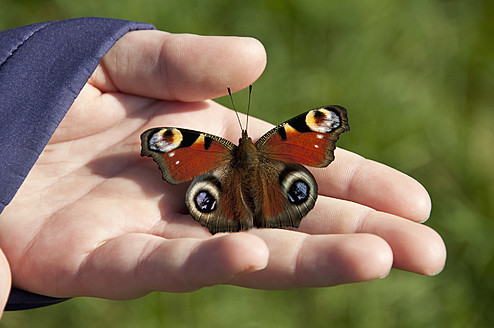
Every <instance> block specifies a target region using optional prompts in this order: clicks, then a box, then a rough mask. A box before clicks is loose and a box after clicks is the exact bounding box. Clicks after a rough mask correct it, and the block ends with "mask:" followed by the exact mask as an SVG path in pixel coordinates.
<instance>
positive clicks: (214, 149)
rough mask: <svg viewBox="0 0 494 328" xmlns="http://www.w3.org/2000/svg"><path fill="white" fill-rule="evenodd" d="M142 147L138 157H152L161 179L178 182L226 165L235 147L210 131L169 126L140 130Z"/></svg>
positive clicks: (173, 182)
mask: <svg viewBox="0 0 494 328" xmlns="http://www.w3.org/2000/svg"><path fill="white" fill-rule="evenodd" d="M141 147H142V148H141V156H149V157H152V158H153V160H154V161H155V162H156V163H157V164H158V166H159V168H160V170H161V172H162V173H163V180H166V181H168V182H169V183H172V184H177V183H181V182H184V181H188V180H191V179H193V178H195V177H196V176H198V175H201V174H204V173H206V172H208V171H211V170H213V169H215V168H217V167H219V166H223V165H226V164H227V163H228V162H229V161H230V159H231V151H232V150H233V149H234V148H235V147H236V146H235V145H234V144H233V143H231V142H230V141H228V140H226V139H223V138H220V137H218V136H215V135H212V134H207V133H204V132H199V131H193V130H187V129H181V128H169V127H168V128H153V129H149V130H147V131H145V132H144V133H142V135H141Z"/></svg>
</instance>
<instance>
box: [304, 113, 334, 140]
mask: <svg viewBox="0 0 494 328" xmlns="http://www.w3.org/2000/svg"><path fill="white" fill-rule="evenodd" d="M305 124H307V126H308V127H309V129H311V130H312V131H314V132H320V133H329V132H331V131H333V130H335V129H337V128H339V127H340V126H341V119H340V117H339V115H338V113H336V112H335V111H332V110H328V109H326V108H319V109H313V110H311V111H309V112H308V113H307V116H306V117H305ZM318 138H320V137H319V135H318Z"/></svg>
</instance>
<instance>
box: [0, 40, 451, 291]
mask: <svg viewBox="0 0 494 328" xmlns="http://www.w3.org/2000/svg"><path fill="white" fill-rule="evenodd" d="M135 33H146V35H148V38H149V39H148V40H147V44H146V46H143V48H139V47H134V45H135V43H136V42H140V41H138V40H143V38H142V37H139V38H135V37H134V36H133V34H135ZM155 33H160V32H134V33H129V34H128V35H127V36H125V37H124V38H122V39H121V40H120V41H119V42H118V43H117V45H116V46H115V47H114V48H113V49H112V51H111V52H110V53H109V54H108V55H107V56H105V59H104V60H103V61H102V63H101V64H100V66H99V68H98V69H97V71H96V72H95V73H94V74H93V77H92V78H91V79H90V81H89V82H88V84H87V85H86V87H85V88H84V89H83V91H82V92H81V94H80V95H79V97H78V98H77V100H76V102H75V103H74V105H73V106H72V108H71V109H70V110H69V112H68V114H67V116H66V117H65V119H64V120H63V121H62V123H61V124H60V126H59V128H58V129H57V131H56V132H55V134H54V135H53V137H52V139H51V141H50V143H49V144H48V146H47V147H46V149H45V150H44V152H43V153H42V155H41V156H40V158H39V160H38V162H37V163H36V165H35V166H34V167H33V169H32V171H31V173H30V174H29V176H28V178H27V179H26V180H25V183H24V184H23V185H22V187H21V189H20V190H19V192H18V194H17V195H16V197H15V198H14V200H13V201H12V203H11V204H10V205H9V206H8V207H7V208H6V209H5V211H4V212H3V213H2V220H1V221H0V240H1V243H2V244H1V245H0V246H1V247H2V249H3V250H4V252H5V254H6V255H7V258H8V259H9V261H10V265H11V269H12V274H13V280H14V284H15V285H17V286H18V287H21V288H24V289H27V290H30V291H34V292H38V293H42V294H46V295H53V296H77V295H91V296H100V297H107V298H129V297H137V296H140V295H143V294H145V293H147V292H149V291H152V290H161V291H190V290H194V289H198V288H201V287H203V286H208V285H213V284H218V283H232V284H237V285H243V286H250V287H255V288H292V287H300V286H330V285H334V284H339V283H345V282H356V281H364V280H369V279H374V278H377V277H381V276H384V275H385V274H387V272H388V271H389V269H390V268H391V265H393V263H394V266H395V267H398V268H401V269H405V270H410V271H415V272H418V273H423V274H433V273H436V272H438V271H439V270H440V269H441V268H442V265H443V263H444V257H445V251H444V245H443V243H442V241H441V239H440V237H439V236H438V235H437V234H436V233H435V232H434V231H432V230H431V229H429V228H427V227H425V226H423V225H421V224H418V223H416V222H414V221H422V220H424V219H426V218H427V216H428V212H429V210H430V203H429V200H428V196H427V193H426V192H425V191H424V190H423V188H422V187H421V186H420V185H419V184H418V183H416V182H415V181H414V180H413V179H410V178H408V177H406V176H405V175H403V174H401V173H399V172H397V171H394V170H392V169H390V168H387V167H385V166H383V165H380V164H377V163H375V162H371V161H367V160H365V159H363V158H361V157H359V156H357V155H355V154H352V153H349V152H346V151H343V150H339V149H338V150H337V153H336V160H335V162H334V163H333V164H331V165H330V166H329V167H328V168H326V169H316V170H312V172H313V173H314V175H315V177H316V179H317V180H318V183H319V188H320V197H319V200H318V202H317V204H316V207H315V209H314V210H313V211H312V212H310V213H309V215H308V216H307V217H306V218H305V219H304V220H303V221H302V225H301V227H300V229H299V230H298V231H292V230H282V229H259V230H252V231H249V232H240V233H232V234H219V235H218V236H214V237H211V235H210V234H209V233H208V232H207V230H206V229H205V228H203V227H202V226H200V224H199V223H197V222H196V221H194V220H193V219H192V218H191V217H190V216H189V214H188V213H187V212H186V210H185V205H184V194H185V190H186V188H187V186H186V185H177V186H172V185H169V184H167V183H166V182H164V181H162V180H161V178H160V175H161V174H160V172H159V170H158V169H157V167H156V164H155V163H154V162H152V161H151V160H150V159H147V158H141V157H140V156H139V151H140V139H139V135H140V133H141V132H142V131H144V130H145V129H147V128H149V127H153V126H180V127H187V128H193V129H200V130H204V131H206V132H210V133H213V134H216V135H220V136H223V137H225V138H227V139H229V140H237V139H238V137H239V132H238V131H239V128H238V125H237V123H236V119H235V117H234V115H233V114H232V113H231V112H230V111H228V110H226V109H224V108H222V107H221V106H220V105H218V104H216V103H214V102H211V101H202V99H207V98H211V97H216V96H219V95H221V93H222V92H224V91H226V88H225V86H226V83H225V82H224V81H223V80H222V79H221V78H220V79H218V78H217V77H207V76H206V77H204V76H201V77H202V79H198V78H197V75H198V74H201V73H200V72H201V70H200V69H199V68H200V67H202V66H201V65H206V64H205V62H206V63H207V65H209V66H211V68H210V69H211V71H213V72H217V73H218V72H219V73H222V74H219V73H218V74H219V75H221V76H222V77H225V76H234V77H232V78H230V79H234V81H235V83H233V84H230V85H232V87H236V89H239V88H241V87H243V86H246V85H248V84H249V83H251V82H253V80H255V79H256V78H257V76H258V75H259V74H260V72H261V71H262V69H263V67H264V63H265V58H264V57H263V56H264V55H263V52H262V51H261V50H260V48H259V44H257V43H256V42H254V41H252V40H248V41H247V40H241V39H238V40H235V42H232V41H231V40H228V42H227V41H226V40H223V39H221V38H217V39H214V38H213V40H212V41H211V39H208V40H204V41H203V40H202V39H201V38H196V37H190V36H172V35H169V34H160V35H159V36H158V37H156V35H157V34H155ZM151 39H152V40H154V41H150V40H151ZM153 42H154V43H153ZM214 42H216V43H214ZM198 43H199V45H198ZM225 44H228V49H227V50H226V51H230V52H231V53H233V54H234V55H232V56H231V58H234V60H233V61H232V60H230V62H228V61H226V62H225V61H224V60H218V61H217V62H214V61H212V59H211V58H215V55H216V53H215V51H217V52H218V53H222V54H223V55H224V53H225ZM232 44H233V45H232ZM153 45H154V46H155V48H153ZM158 45H159V46H158ZM163 45H167V47H164V46H163ZM215 46H216V48H215ZM145 47H149V48H145ZM180 47H182V48H180ZM183 47H191V48H193V49H198V48H199V49H200V48H201V47H202V48H203V49H204V48H207V49H206V50H205V51H203V52H197V56H200V57H198V58H210V60H209V61H207V60H205V61H204V62H201V61H198V60H197V58H195V57H194V56H193V55H191V56H190V58H185V57H182V56H179V55H177V54H178V53H180V51H177V49H178V48H180V50H183ZM256 47H257V50H256V51H254V50H255V48H256ZM156 48H158V49H161V52H160V54H159V60H158V59H157V60H156V62H158V61H159V62H158V63H157V64H156V65H155V66H152V65H149V66H150V67H152V68H150V70H149V71H147V72H145V71H144V69H143V68H141V67H139V68H136V67H126V70H125V69H122V68H121V66H119V65H121V63H125V62H126V61H125V60H124V59H122V56H124V55H122V54H126V55H127V56H129V57H131V56H135V55H136V54H135V53H134V52H135V51H141V52H140V53H139V54H141V55H142V54H149V53H153V51H154V49H156ZM142 49H144V50H142ZM146 49H148V50H149V51H146ZM245 49H250V50H251V51H250V52H249V51H247V52H246V51H245ZM252 49H254V50H252ZM133 51H134V52H133ZM154 52H155V51H154ZM242 56H243V57H242ZM136 57H137V56H136ZM229 58H230V57H229ZM239 58H240V59H244V60H243V61H242V60H239ZM148 59H149V58H148ZM161 61H163V62H161ZM149 62H153V60H151V59H149ZM139 63H140V64H142V63H141V62H139ZM194 65H195V66H194ZM142 66H143V67H147V66H146V65H142ZM163 66H166V74H165V76H166V77H167V79H166V81H163V80H161V79H162V75H163V74H164V73H163V70H162V69H160V67H161V68H162V67H163ZM191 66H193V67H195V69H192V68H191ZM251 66H252V67H251ZM198 67H199V68H198ZM253 67H254V68H253ZM207 68H208V69H209V67H207ZM245 72H251V73H249V74H250V75H248V74H247V73H245ZM208 79H209V80H208ZM211 79H214V81H211ZM230 79H227V80H228V81H231V80H230ZM132 81H137V82H132ZM146 81H148V82H149V83H148V84H147V83H146ZM197 81H199V82H197ZM133 83H135V84H133ZM196 90H197V91H196ZM180 100H184V101H188V102H183V101H180ZM190 113H193V114H194V115H189V114H190ZM191 118H193V120H191ZM218 122H221V123H218ZM268 128H269V125H268V124H266V123H263V122H260V121H257V120H252V121H251V129H250V131H249V132H250V134H251V135H252V136H253V137H254V138H256V137H258V136H260V135H261V134H262V133H263V132H266V131H267V130H268ZM383 188H384V189H383ZM377 191H379V192H377ZM405 193H406V195H407V197H403V195H404V194H405ZM374 209H375V210H374Z"/></svg>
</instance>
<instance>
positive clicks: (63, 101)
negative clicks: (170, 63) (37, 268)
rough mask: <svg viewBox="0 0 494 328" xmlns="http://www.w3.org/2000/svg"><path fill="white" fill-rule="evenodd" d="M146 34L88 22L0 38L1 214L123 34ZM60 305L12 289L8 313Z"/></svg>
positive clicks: (131, 26)
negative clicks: (96, 70)
mask: <svg viewBox="0 0 494 328" xmlns="http://www.w3.org/2000/svg"><path fill="white" fill-rule="evenodd" d="M143 29H153V26H151V25H148V24H143V23H136V22H129V21H123V20H116V19H106V18H93V17H87V18H76V19H70V20H65V21H58V22H47V23H38V24H33V25H29V26H24V27H19V28H15V29H12V30H7V31H3V32H0V213H1V212H2V211H3V209H4V208H5V206H7V205H8V204H9V202H10V201H11V200H12V198H13V197H14V195H15V193H16V192H17V190H18V189H19V187H20V185H21V184H22V182H23V181H24V179H25V178H26V176H27V174H28V173H29V171H30V170H31V168H32V167H33V165H34V163H35V162H36V160H37V158H38V156H39V155H40V154H41V152H42V151H43V149H44V148H45V146H46V144H47V143H48V140H49V139H50V137H51V135H52V134H53V132H54V131H55V129H56V128H57V126H58V124H59V123H60V121H61V120H62V118H63V117H64V116H65V113H66V112H67V110H68V109H69V108H70V106H71V105H72V103H73V101H74V99H75V98H76V97H77V95H78V94H79V92H80V91H81V89H82V87H83V86H84V84H85V83H86V82H87V80H88V78H89V77H90V76H91V74H92V72H93V71H94V69H95V68H96V66H97V65H98V63H99V61H100V60H101V58H102V57H103V56H104V55H105V54H106V52H107V51H108V50H109V49H110V48H111V47H112V46H113V44H114V43H115V42H116V41H117V40H118V39H119V38H121V37H122V36H123V35H124V34H125V33H127V32H129V31H132V30H143ZM19 220H22V218H19ZM59 300H60V299H54V298H49V297H45V296H40V295H39V296H38V295H35V294H29V293H25V292H22V291H18V290H15V289H13V291H12V292H11V295H10V298H9V301H8V304H7V309H9V310H14V309H23V308H30V307H38V306H43V305H48V304H53V303H56V302H57V301H59Z"/></svg>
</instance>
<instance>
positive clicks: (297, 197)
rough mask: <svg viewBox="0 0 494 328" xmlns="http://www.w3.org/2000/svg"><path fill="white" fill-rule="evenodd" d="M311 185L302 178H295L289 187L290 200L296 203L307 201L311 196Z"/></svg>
mask: <svg viewBox="0 0 494 328" xmlns="http://www.w3.org/2000/svg"><path fill="white" fill-rule="evenodd" d="M309 194H310V187H309V185H308V184H307V183H305V182H304V181H302V180H300V179H299V180H295V181H294V182H293V183H292V185H291V186H290V189H288V193H287V195H288V201H289V202H290V203H292V204H295V205H300V204H302V203H305V202H306V201H307V199H308V198H309Z"/></svg>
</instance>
